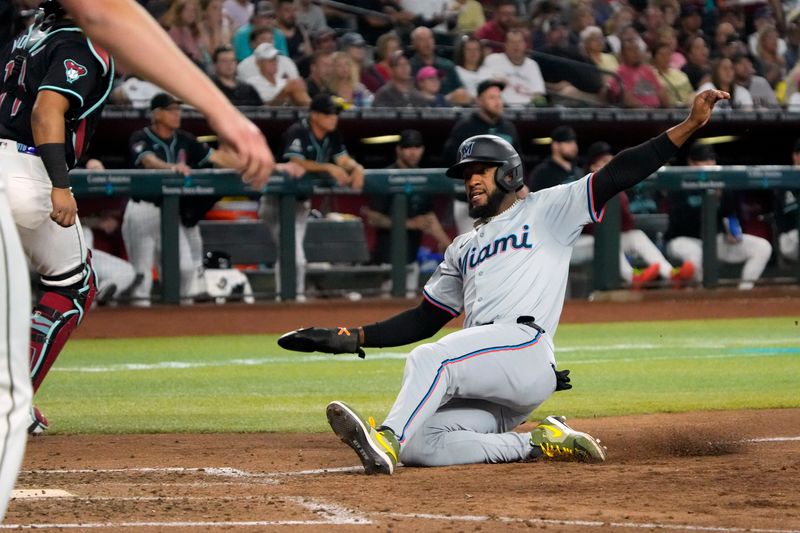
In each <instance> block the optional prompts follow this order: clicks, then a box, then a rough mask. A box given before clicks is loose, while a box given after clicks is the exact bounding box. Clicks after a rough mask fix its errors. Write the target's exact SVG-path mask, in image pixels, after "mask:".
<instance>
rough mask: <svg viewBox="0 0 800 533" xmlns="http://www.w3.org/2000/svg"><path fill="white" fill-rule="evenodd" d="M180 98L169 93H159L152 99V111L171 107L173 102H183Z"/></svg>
mask: <svg viewBox="0 0 800 533" xmlns="http://www.w3.org/2000/svg"><path fill="white" fill-rule="evenodd" d="M182 103H183V102H181V101H180V100H178V99H177V98H175V97H174V96H172V95H171V94H167V93H158V94H157V95H155V96H154V97H153V98H151V99H150V111H153V110H154V109H161V108H164V107H169V106H171V105H172V104H182Z"/></svg>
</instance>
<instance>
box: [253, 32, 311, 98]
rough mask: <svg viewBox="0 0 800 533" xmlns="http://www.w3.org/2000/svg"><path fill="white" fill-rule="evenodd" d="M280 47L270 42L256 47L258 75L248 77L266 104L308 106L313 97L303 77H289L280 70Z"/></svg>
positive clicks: (254, 54)
mask: <svg viewBox="0 0 800 533" xmlns="http://www.w3.org/2000/svg"><path fill="white" fill-rule="evenodd" d="M278 56H279V54H278V49H277V48H275V47H274V46H272V45H271V44H269V43H263V44H260V45H258V47H256V49H255V51H254V52H253V57H254V58H255V60H256V66H257V67H258V75H256V76H252V77H250V78H248V79H247V83H249V84H250V85H252V86H253V88H254V89H255V90H256V92H258V96H259V97H260V98H261V101H262V102H263V103H264V104H265V105H270V106H279V105H294V106H304V107H305V106H307V105H308V104H309V103H310V102H311V97H310V96H308V91H306V83H305V82H304V81H303V79H302V78H287V77H285V76H280V75H279V72H278Z"/></svg>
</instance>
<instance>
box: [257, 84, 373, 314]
mask: <svg viewBox="0 0 800 533" xmlns="http://www.w3.org/2000/svg"><path fill="white" fill-rule="evenodd" d="M343 105H344V103H343V102H342V101H341V100H340V99H338V98H335V97H332V96H330V95H328V94H319V95H317V96H315V97H314V99H313V100H311V105H310V106H309V115H308V118H305V119H302V120H300V121H299V122H296V123H294V124H293V125H292V126H290V127H289V129H288V130H286V132H285V133H284V134H283V146H284V148H283V159H285V160H287V161H289V162H291V163H295V164H296V165H299V166H300V167H302V168H303V170H305V172H307V173H311V174H319V175H322V176H325V177H330V178H332V179H333V181H334V182H335V183H336V184H338V185H339V186H342V187H350V188H351V189H354V190H361V188H362V187H363V186H364V167H363V166H361V165H360V164H359V163H358V162H357V161H356V160H354V159H353V158H352V157H350V154H348V153H347V148H346V147H345V145H344V142H343V140H342V136H341V135H340V134H339V131H338V130H337V125H338V121H339V112H340V111H341V110H342V108H343ZM278 204H279V198H278V197H277V196H275V195H264V196H262V197H261V204H260V208H259V215H260V217H261V218H262V219H263V220H264V221H265V222H266V224H267V226H268V227H269V230H270V232H272V238H273V240H274V241H275V242H279V240H278V239H279V232H280V224H279V217H278V214H279V205H278ZM310 212H311V202H310V201H309V199H308V198H303V197H297V205H296V208H295V244H296V246H295V262H296V273H297V278H296V284H297V299H298V301H304V300H305V299H306V297H305V277H306V276H305V273H306V257H305V251H304V250H303V239H304V238H305V234H306V228H307V226H308V215H309V213H310ZM278 264H279V263H278ZM275 270H276V272H275V280H276V286H277V288H278V292H280V273H279V269H278V268H276V269H275Z"/></svg>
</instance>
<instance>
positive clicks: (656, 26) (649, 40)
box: [639, 5, 664, 49]
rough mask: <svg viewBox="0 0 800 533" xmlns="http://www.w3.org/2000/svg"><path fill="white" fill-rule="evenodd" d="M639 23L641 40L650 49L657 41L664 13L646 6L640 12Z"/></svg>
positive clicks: (653, 6)
mask: <svg viewBox="0 0 800 533" xmlns="http://www.w3.org/2000/svg"><path fill="white" fill-rule="evenodd" d="M639 21H640V22H641V28H642V29H641V31H640V34H641V36H642V40H643V41H644V42H645V44H646V45H647V47H648V48H651V49H652V48H653V47H654V46H655V44H656V43H657V42H658V40H659V33H658V32H659V30H660V29H661V28H662V27H663V26H664V12H663V11H661V9H659V8H658V7H657V6H655V5H650V6H647V7H646V8H644V11H642V14H641V16H640V17H639Z"/></svg>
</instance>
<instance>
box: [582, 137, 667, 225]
mask: <svg viewBox="0 0 800 533" xmlns="http://www.w3.org/2000/svg"><path fill="white" fill-rule="evenodd" d="M677 151H678V147H677V146H675V145H674V144H673V143H672V141H671V140H670V139H669V137H668V136H667V134H666V133H662V134H661V135H659V136H658V137H654V138H652V139H650V140H649V141H646V142H644V143H642V144H640V145H638V146H634V147H632V148H627V149H625V150H623V151H621V152H620V153H618V154H617V155H616V156H615V157H614V159H612V160H611V161H610V162H609V163H608V164H607V165H606V166H604V167H603V168H601V169H600V170H598V171H597V172H596V173H595V175H594V179H593V180H592V194H593V195H594V200H595V205H596V206H597V209H598V210H600V209H602V207H603V206H604V205H605V204H606V202H608V201H609V200H610V199H611V198H613V197H614V195H615V194H617V193H619V192H622V191H624V190H626V189H630V188H631V187H633V186H634V185H636V184H637V183H639V182H640V181H643V180H644V179H645V178H647V177H648V176H650V175H651V174H653V172H655V171H656V170H658V169H659V168H661V167H662V166H663V165H665V164H666V163H667V162H668V161H669V160H670V158H672V156H674V155H675V153H676V152H677Z"/></svg>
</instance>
